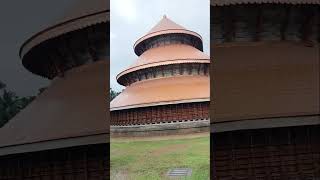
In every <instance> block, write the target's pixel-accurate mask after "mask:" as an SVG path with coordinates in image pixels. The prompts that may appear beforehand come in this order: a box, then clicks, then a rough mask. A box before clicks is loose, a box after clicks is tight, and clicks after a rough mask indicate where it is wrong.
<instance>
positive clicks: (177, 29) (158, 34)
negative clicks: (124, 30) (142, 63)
mask: <svg viewBox="0 0 320 180" xmlns="http://www.w3.org/2000/svg"><path fill="white" fill-rule="evenodd" d="M172 35H174V36H172ZM172 37H173V39H174V40H176V41H181V43H182V44H189V45H192V46H193V47H195V48H197V49H199V50H200V51H203V45H202V38H201V36H200V35H199V34H198V33H196V32H193V31H190V30H187V29H185V28H184V27H182V26H180V25H178V24H176V23H175V22H173V21H171V20H170V19H169V18H167V17H166V16H163V18H162V19H161V21H160V22H159V23H158V24H157V25H156V26H154V27H153V28H152V29H151V30H150V31H149V32H148V33H147V34H146V35H144V36H143V37H141V38H140V39H138V40H137V41H136V43H135V44H134V52H135V53H136V54H137V55H138V56H140V55H141V54H142V53H144V52H145V51H146V50H148V49H150V48H153V47H154V46H157V44H158V45H159V42H160V41H161V42H164V41H166V39H169V38H171V39H172Z"/></svg>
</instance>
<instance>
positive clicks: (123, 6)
mask: <svg viewBox="0 0 320 180" xmlns="http://www.w3.org/2000/svg"><path fill="white" fill-rule="evenodd" d="M209 3H210V2H209V0H111V11H110V12H111V31H110V39H111V42H110V45H111V50H110V57H111V58H110V59H111V66H110V78H111V79H110V87H111V88H113V89H115V90H117V91H121V90H122V89H123V88H124V87H123V86H120V85H119V84H118V83H117V82H116V75H117V74H118V73H119V72H121V71H122V70H124V69H125V68H126V67H128V66H129V65H131V64H132V63H133V62H134V61H135V60H136V59H137V56H136V55H135V54H134V51H133V44H134V43H135V41H136V40H137V39H138V38H140V37H141V36H143V35H145V33H147V32H148V31H149V30H150V29H151V28H152V27H153V26H155V25H156V24H157V23H158V22H159V21H160V20H161V19H162V17H163V15H166V16H167V17H168V18H169V19H171V20H173V21H174V22H176V23H177V24H180V25H182V26H183V27H185V28H187V29H189V30H192V31H195V32H197V33H199V34H200V35H201V36H202V38H203V41H204V52H205V53H206V54H208V55H209V53H210V51H209V40H210V18H209V17H210V12H209Z"/></svg>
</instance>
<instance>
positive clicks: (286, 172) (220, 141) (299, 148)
mask: <svg viewBox="0 0 320 180" xmlns="http://www.w3.org/2000/svg"><path fill="white" fill-rule="evenodd" d="M211 136H212V138H211V175H212V179H216V180H222V179H281V180H282V179H306V180H318V179H319V178H320V126H319V125H318V126H300V127H287V128H275V129H259V130H241V131H233V132H223V133H214V134H211Z"/></svg>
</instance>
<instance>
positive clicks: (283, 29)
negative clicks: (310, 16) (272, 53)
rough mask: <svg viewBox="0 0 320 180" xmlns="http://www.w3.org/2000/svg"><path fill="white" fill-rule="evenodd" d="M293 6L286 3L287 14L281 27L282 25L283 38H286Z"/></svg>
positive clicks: (281, 33)
mask: <svg viewBox="0 0 320 180" xmlns="http://www.w3.org/2000/svg"><path fill="white" fill-rule="evenodd" d="M291 7H292V6H290V5H286V6H285V8H284V9H285V15H284V17H283V22H282V24H281V27H280V35H281V40H283V41H284V40H286V39H287V38H286V32H287V29H288V24H289V18H290V14H291V9H292V8H291Z"/></svg>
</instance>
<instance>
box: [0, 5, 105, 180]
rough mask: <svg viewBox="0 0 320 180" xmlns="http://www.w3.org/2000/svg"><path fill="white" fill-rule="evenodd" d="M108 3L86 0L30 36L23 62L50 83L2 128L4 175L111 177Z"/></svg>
mask: <svg viewBox="0 0 320 180" xmlns="http://www.w3.org/2000/svg"><path fill="white" fill-rule="evenodd" d="M109 12H110V11H109V3H108V2H107V1H105V0H93V1H87V0H81V1H77V4H76V5H75V6H74V7H73V9H71V10H70V11H68V14H67V15H66V16H65V17H64V18H62V19H59V20H58V21H56V22H54V23H52V24H51V25H50V26H48V27H47V28H46V29H43V30H41V31H39V32H38V33H36V34H35V35H34V36H32V37H31V38H29V39H28V40H27V41H26V42H25V43H24V44H23V45H22V47H21V49H20V57H21V59H22V64H23V66H24V67H25V68H26V69H27V70H29V71H30V72H32V73H34V74H35V75H39V76H42V77H44V78H48V79H50V80H51V84H50V86H49V87H48V88H47V90H45V91H44V92H43V93H41V94H40V95H39V96H38V97H36V99H35V100H34V101H33V102H32V103H31V104H30V105H28V106H27V107H26V108H25V109H24V110H22V111H21V112H20V113H19V114H17V115H16V116H15V117H14V118H13V119H11V120H10V121H9V122H8V123H7V124H5V125H4V127H2V128H1V129H0V179H1V180H9V179H12V180H13V179H17V180H18V179H29V180H35V179H88V180H89V179H91V180H94V179H108V176H109V151H110V150H109V117H108V113H106V108H108V107H109V104H108V103H107V102H106V98H107V97H108V96H107V92H108V89H109V88H108V86H109V85H108V83H107V82H108V73H107V68H109V67H108V66H109V44H108V42H109V24H110V23H109Z"/></svg>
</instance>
